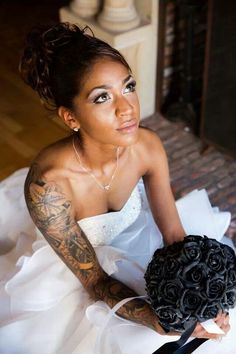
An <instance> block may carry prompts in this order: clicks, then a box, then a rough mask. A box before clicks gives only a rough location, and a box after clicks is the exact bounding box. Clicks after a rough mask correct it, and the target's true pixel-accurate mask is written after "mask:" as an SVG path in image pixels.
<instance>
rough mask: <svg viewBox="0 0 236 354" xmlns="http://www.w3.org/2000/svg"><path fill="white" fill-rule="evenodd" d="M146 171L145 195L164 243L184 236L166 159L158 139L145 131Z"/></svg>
mask: <svg viewBox="0 0 236 354" xmlns="http://www.w3.org/2000/svg"><path fill="white" fill-rule="evenodd" d="M145 134H146V137H145V140H146V163H147V172H146V174H145V175H144V176H143V180H144V184H145V189H146V193H147V197H148V200H149V204H150V208H151V210H152V214H153V217H154V220H155V222H156V224H157V225H158V227H159V229H160V231H161V233H162V235H163V237H164V241H165V243H166V244H171V243H173V242H175V241H180V240H182V239H183V238H184V236H185V231H184V229H183V226H182V224H181V221H180V218H179V215H178V212H177V209H176V206H175V200H174V197H173V194H172V191H171V187H170V177H169V168H168V161H167V157H166V153H165V150H164V148H163V145H162V143H161V141H160V139H159V138H158V137H157V135H156V134H155V133H153V132H151V131H148V130H146V131H145Z"/></svg>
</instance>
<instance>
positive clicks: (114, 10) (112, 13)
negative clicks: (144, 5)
mask: <svg viewBox="0 0 236 354" xmlns="http://www.w3.org/2000/svg"><path fill="white" fill-rule="evenodd" d="M98 23H99V24H100V26H101V27H103V28H105V29H107V30H109V31H112V32H123V31H128V30H130V29H132V28H134V27H137V26H138V25H139V23H140V18H139V16H138V14H137V11H136V9H135V7H134V1H133V0H105V1H104V6H103V10H102V12H101V13H100V14H99V16H98Z"/></svg>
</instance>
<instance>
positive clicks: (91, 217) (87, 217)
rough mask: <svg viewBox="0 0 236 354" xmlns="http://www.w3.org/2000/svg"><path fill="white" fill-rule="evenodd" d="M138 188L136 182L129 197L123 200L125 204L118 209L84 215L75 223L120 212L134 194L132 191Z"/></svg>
mask: <svg viewBox="0 0 236 354" xmlns="http://www.w3.org/2000/svg"><path fill="white" fill-rule="evenodd" d="M137 189H138V183H137V184H136V186H135V187H134V188H133V190H132V192H131V193H130V196H129V198H128V199H127V201H126V202H125V204H124V205H123V207H122V208H121V209H120V210H116V211H110V212H106V213H103V214H97V215H93V216H86V217H85V218H82V219H80V220H77V223H78V224H79V223H81V222H84V221H88V220H89V219H95V218H99V217H102V216H103V217H104V216H108V215H109V216H110V215H114V214H118V213H121V212H122V211H123V210H124V208H125V207H126V205H127V204H128V202H129V201H130V199H131V197H132V195H133V194H134V192H135V191H136V190H137Z"/></svg>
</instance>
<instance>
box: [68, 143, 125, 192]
mask: <svg viewBox="0 0 236 354" xmlns="http://www.w3.org/2000/svg"><path fill="white" fill-rule="evenodd" d="M72 144H73V149H74V152H75V155H76V157H77V159H78V161H79V164H80V166H81V168H82V169H83V170H84V171H85V172H86V173H87V174H88V175H89V176H90V177H92V178H93V179H94V181H95V182H96V184H97V185H98V186H99V187H100V188H101V189H103V190H105V191H109V190H110V188H111V184H112V181H113V179H114V177H115V175H116V171H117V168H118V164H119V151H120V147H119V146H118V148H117V150H116V167H115V170H114V172H113V174H112V176H111V179H110V182H109V183H108V184H106V185H105V186H104V185H103V184H102V183H100V182H99V181H98V179H97V178H96V176H95V175H94V174H93V173H92V172H90V171H89V170H88V169H87V168H86V167H85V166H83V164H82V162H81V158H80V154H79V153H78V151H77V149H76V147H75V137H73V140H72Z"/></svg>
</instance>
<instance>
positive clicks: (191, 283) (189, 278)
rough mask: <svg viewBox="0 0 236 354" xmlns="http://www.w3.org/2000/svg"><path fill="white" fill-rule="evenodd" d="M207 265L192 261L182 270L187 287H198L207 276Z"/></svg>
mask: <svg viewBox="0 0 236 354" xmlns="http://www.w3.org/2000/svg"><path fill="white" fill-rule="evenodd" d="M207 270H208V268H207V266H206V264H204V263H197V262H193V263H191V264H190V265H189V266H187V267H186V268H185V269H184V271H183V279H184V280H185V281H186V286H187V287H194V288H195V289H199V287H200V285H201V284H202V283H203V282H204V281H205V280H206V278H207Z"/></svg>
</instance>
